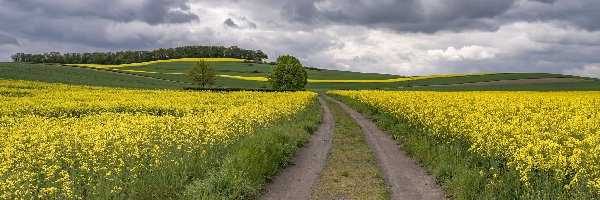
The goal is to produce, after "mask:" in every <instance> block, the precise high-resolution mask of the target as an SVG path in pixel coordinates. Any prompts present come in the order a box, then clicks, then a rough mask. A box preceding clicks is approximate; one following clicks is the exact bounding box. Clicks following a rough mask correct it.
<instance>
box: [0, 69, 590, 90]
mask: <svg viewBox="0 0 600 200" xmlns="http://www.w3.org/2000/svg"><path fill="white" fill-rule="evenodd" d="M212 64H213V65H214V66H215V68H216V70H217V72H218V73H219V74H223V75H234V76H246V77H267V76H268V74H269V72H270V70H271V68H272V65H266V64H256V63H236V62H212ZM190 67H191V63H190V62H176V63H157V64H151V65H147V66H141V67H140V66H138V67H122V68H119V69H120V70H134V71H136V72H125V73H116V72H108V71H99V70H91V69H84V68H78V67H66V66H60V65H52V64H27V63H0V70H1V71H2V73H1V74H0V78H5V79H18V80H33V81H42V82H57V83H68V84H79V85H93V86H109V87H123V88H141V89H181V88H183V87H189V86H190V85H189V80H188V77H187V75H185V73H186V72H187V70H188V69H189V68H190ZM141 71H143V72H141ZM148 72H152V73H148ZM307 72H308V75H309V79H316V80H332V79H337V80H378V79H391V78H399V77H402V76H399V75H389V74H375V73H359V72H346V71H336V70H325V69H314V68H311V69H308V70H307ZM168 73H181V74H168ZM142 76H143V77H142ZM570 77H573V76H569V75H560V74H547V73H499V74H489V75H481V76H463V77H445V78H432V79H423V80H414V81H404V82H390V83H308V85H307V86H306V87H307V89H309V90H317V91H326V90H330V89H384V90H434V91H470V90H538V91H555V90H600V81H599V80H598V79H591V78H585V79H588V80H591V81H589V82H572V83H524V84H506V85H484V86H483V85H479V86H472V85H471V86H442V85H451V84H461V83H473V82H488V81H496V80H516V79H539V78H570ZM157 79H164V80H157ZM167 80H171V81H167ZM172 81H177V82H172ZM214 87H218V88H267V87H268V83H267V82H260V81H247V80H239V79H233V78H224V77H218V78H217V84H216V85H215V86H214Z"/></svg>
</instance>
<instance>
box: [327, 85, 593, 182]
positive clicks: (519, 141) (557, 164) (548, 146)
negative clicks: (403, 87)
mask: <svg viewBox="0 0 600 200" xmlns="http://www.w3.org/2000/svg"><path fill="white" fill-rule="evenodd" d="M330 93H331V94H336V95H341V96H345V97H349V98H351V99H355V100H358V101H360V102H363V103H366V104H368V105H371V106H374V107H376V108H379V109H381V110H382V111H384V112H388V113H391V114H392V115H394V116H397V117H398V118H399V119H403V120H407V121H408V122H410V123H413V124H417V125H420V126H422V127H423V129H424V130H425V131H430V132H432V133H433V134H434V135H436V136H438V137H439V138H443V139H444V140H447V141H449V142H450V141H452V140H456V139H460V140H466V141H468V142H469V144H470V149H469V151H471V152H472V153H476V154H478V155H481V156H483V157H486V158H493V157H495V158H498V157H500V158H504V159H506V160H507V162H508V163H507V165H508V166H510V167H512V168H514V169H516V170H517V171H518V172H519V174H520V178H521V181H522V182H524V183H525V185H526V186H527V185H529V180H530V177H532V176H534V175H536V173H544V172H545V173H550V174H551V176H552V177H553V178H555V179H556V180H558V181H560V182H562V183H564V188H565V189H567V190H568V189H570V188H574V187H577V186H584V187H589V188H592V190H595V191H598V192H600V92H423V91H414V92H413V91H402V92H400V91H331V92H330Z"/></svg>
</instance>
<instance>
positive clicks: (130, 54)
mask: <svg viewBox="0 0 600 200" xmlns="http://www.w3.org/2000/svg"><path fill="white" fill-rule="evenodd" d="M11 58H12V60H13V62H31V63H60V64H113V65H115V64H126V63H138V62H148V61H153V60H166V59H177V58H239V59H246V60H254V61H262V60H265V59H267V58H268V56H267V54H265V53H263V52H262V51H261V50H247V49H242V48H239V47H237V46H231V47H224V46H181V47H175V48H159V49H155V50H152V51H118V52H93V53H60V52H49V53H43V54H29V53H16V54H13V55H12V56H11Z"/></svg>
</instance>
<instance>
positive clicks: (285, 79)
mask: <svg viewBox="0 0 600 200" xmlns="http://www.w3.org/2000/svg"><path fill="white" fill-rule="evenodd" d="M307 78H308V74H307V73H306V70H305V69H304V67H303V66H302V63H300V61H299V60H298V59H297V58H295V57H294V56H290V55H285V56H279V57H278V58H277V66H275V67H273V70H272V71H271V74H270V75H269V82H270V83H271V87H272V88H273V89H277V90H301V89H304V87H306V83H307V80H306V79H307Z"/></svg>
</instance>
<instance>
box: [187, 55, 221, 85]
mask: <svg viewBox="0 0 600 200" xmlns="http://www.w3.org/2000/svg"><path fill="white" fill-rule="evenodd" d="M188 76H190V80H191V81H192V83H194V84H198V85H200V86H202V87H204V86H207V85H214V84H215V83H216V82H217V71H216V70H215V68H214V67H213V66H212V65H211V64H210V63H209V62H206V61H200V62H196V63H194V65H193V66H192V69H191V70H190V71H189V72H188Z"/></svg>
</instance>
